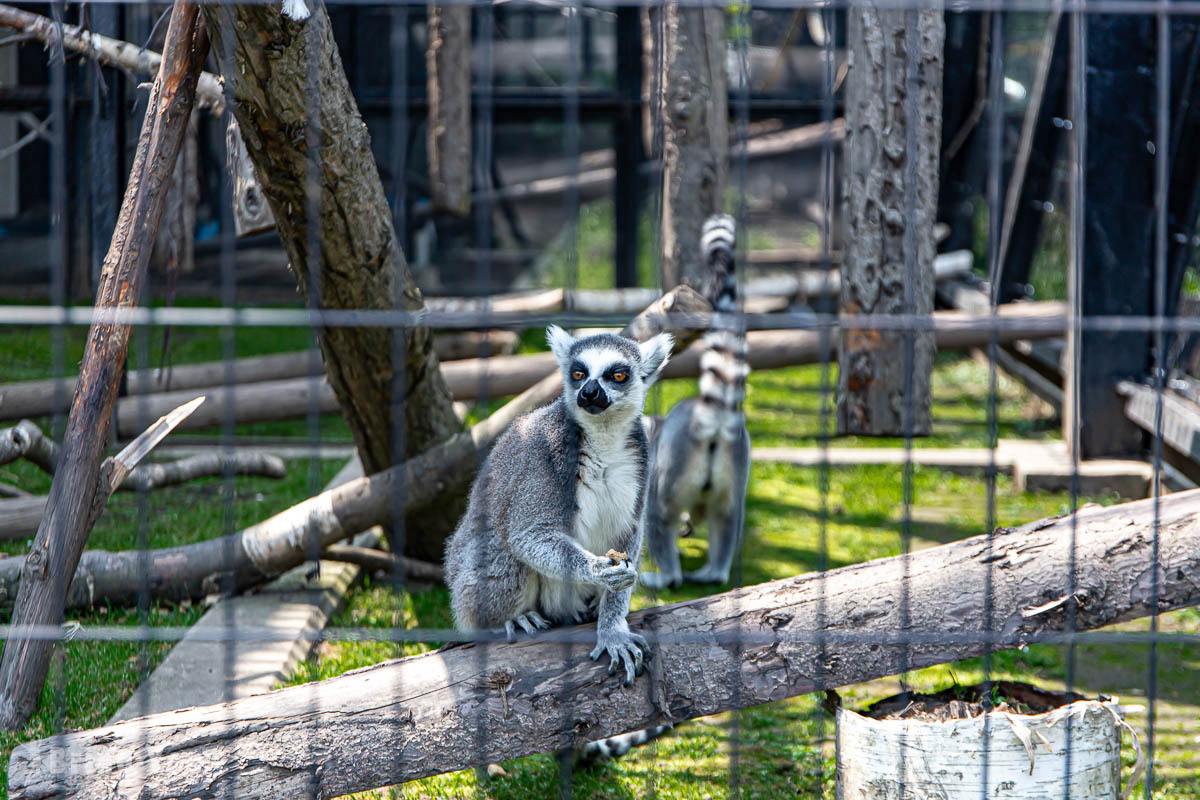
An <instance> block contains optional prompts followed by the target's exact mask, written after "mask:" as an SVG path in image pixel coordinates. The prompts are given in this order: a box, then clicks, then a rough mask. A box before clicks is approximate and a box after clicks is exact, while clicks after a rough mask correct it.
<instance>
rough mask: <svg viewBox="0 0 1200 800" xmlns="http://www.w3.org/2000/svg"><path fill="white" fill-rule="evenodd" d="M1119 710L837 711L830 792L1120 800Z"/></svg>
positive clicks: (952, 799) (849, 797)
mask: <svg viewBox="0 0 1200 800" xmlns="http://www.w3.org/2000/svg"><path fill="white" fill-rule="evenodd" d="M1118 713H1119V712H1118V708H1117V706H1116V705H1115V704H1114V703H1102V702H1098V701H1094V700H1080V701H1076V702H1074V703H1070V704H1069V705H1065V706H1061V707H1059V708H1056V709H1054V710H1053V711H1048V712H1046V713H1041V714H1032V715H1026V714H1014V713H1009V712H1001V711H993V712H989V713H987V714H983V715H980V716H976V717H973V718H970V719H949V720H944V721H943V720H925V719H872V718H871V717H867V716H864V715H862V714H860V713H858V712H856V711H851V710H849V709H846V708H839V709H838V712H837V795H836V796H837V798H838V800H917V799H918V798H920V799H921V800H983V799H984V798H986V800H995V799H996V798H1021V800H1118V798H1120V796H1121V723H1120V719H1119V717H1118ZM1068 720H1069V722H1068ZM1026 742H1028V747H1027V745H1026ZM1068 752H1069V753H1070V755H1069V756H1068Z"/></svg>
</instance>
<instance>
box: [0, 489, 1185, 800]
mask: <svg viewBox="0 0 1200 800" xmlns="http://www.w3.org/2000/svg"><path fill="white" fill-rule="evenodd" d="M1156 519H1157V521H1158V527H1157V528H1155V521H1156ZM1156 534H1157V535H1156ZM1156 544H1157V553H1158V565H1159V566H1158V569H1159V573H1158V574H1159V580H1158V581H1157V587H1156V588H1157V593H1156V595H1155V596H1152V595H1151V591H1152V588H1151V587H1152V582H1151V581H1150V580H1149V579H1147V577H1146V576H1147V570H1148V569H1149V568H1148V566H1147V565H1148V564H1149V563H1150V559H1151V558H1152V557H1153V554H1154V552H1155V546H1156ZM1196 603H1200V491H1193V492H1184V493H1180V494H1175V495H1170V496H1168V497H1164V498H1162V499H1161V500H1160V501H1159V503H1158V514H1157V516H1156V514H1155V504H1154V501H1150V500H1145V501H1139V502H1135V503H1128V504H1125V505H1119V506H1113V507H1109V508H1100V507H1097V506H1087V507H1085V508H1083V509H1080V511H1079V512H1078V513H1077V514H1075V515H1073V516H1063V517H1058V518H1054V519H1046V520H1040V521H1037V522H1033V523H1030V524H1028V525H1025V526H1022V527H1020V528H1016V529H1003V528H1002V529H999V530H998V531H996V533H995V534H993V535H992V536H976V537H974V538H970V539H965V540H963V541H959V542H955V543H952V544H947V545H943V546H941V547H934V548H930V549H927V550H922V551H919V552H916V553H912V554H909V555H907V556H898V557H895V558H885V559H879V560H876V561H870V562H867V563H864V564H856V565H853V566H849V567H844V568H841V569H836V570H831V571H829V572H824V573H814V574H808V575H801V576H799V577H795V578H789V579H785V580H779V581H773V582H770V583H764V584H760V585H758V586H750V587H746V588H743V589H738V590H735V591H732V592H726V593H724V594H718V595H713V596H711V597H703V598H700V599H697V600H691V601H688V602H683V603H676V604H673V605H668V606H663V607H660V608H654V609H648V610H646V611H640V612H637V613H635V614H632V615H630V620H629V621H630V625H631V627H632V628H633V629H634V630H636V631H638V632H640V633H642V634H643V635H645V636H646V637H647V638H648V639H650V641H651V643H652V648H653V651H654V652H653V655H654V657H653V659H652V660H651V661H650V668H649V670H648V675H647V676H646V677H643V678H641V679H640V680H638V681H637V682H635V683H634V685H633V686H631V687H629V688H621V686H620V683H619V681H618V680H617V678H615V677H612V676H609V675H608V674H607V667H606V666H605V665H603V664H600V663H597V662H593V661H591V660H590V659H589V658H588V657H587V654H588V650H589V648H590V647H591V644H592V642H593V641H594V638H595V631H594V630H592V629H591V626H580V627H576V628H560V629H554V630H551V631H549V632H546V633H544V634H542V635H540V636H538V637H536V638H533V639H523V640H520V641H518V642H516V643H511V644H510V643H504V642H493V643H490V644H482V643H480V644H466V645H458V646H451V647H446V648H442V649H441V650H438V651H436V652H432V653H427V654H424V655H420V656H415V657H413V658H407V659H401V660H398V661H391V662H387V663H384V664H380V665H378V666H375V667H370V668H367V669H362V670H356V671H354V672H351V673H348V674H346V675H343V676H341V677H338V678H333V679H330V680H327V681H322V682H320V683H314V684H308V685H305V686H297V687H294V688H290V689H282V690H280V691H277V692H271V693H269V694H265V695H258V696H255V697H248V698H244V699H241V700H237V701H234V702H231V703H225V704H221V705H215V706H205V707H201V708H190V709H185V710H182V711H175V712H170V713H166V714H156V715H152V716H148V717H143V718H140V719H135V720H130V721H128V722H124V723H120V724H117V725H112V726H108V727H104V728H97V729H94V730H89V731H76V732H70V733H64V734H61V735H58V736H55V737H52V738H49V739H42V740H40V741H36V742H28V743H25V744H21V745H18V746H17V748H16V749H15V750H14V751H13V753H12V757H11V759H10V761H9V767H8V780H9V797H11V798H13V800H26V799H27V798H45V797H55V798H61V800H70V799H72V798H94V797H106V798H112V800H122V799H123V798H129V800H132V799H133V798H137V799H138V800H155V799H156V798H173V797H193V796H203V797H224V796H226V795H229V796H233V795H235V794H236V796H237V797H239V798H242V800H254V799H255V798H276V797H305V798H307V797H337V796H340V795H344V794H348V793H351V792H357V791H363V790H367V789H371V788H374V787H377V786H385V785H390V784H397V783H402V782H405V781H409V780H413V779H415V778H421V777H425V776H428V775H435V774H438V773H442V772H448V771H451V770H457V769H463V768H466V767H470V766H473V765H479V764H485V763H489V762H494V761H500V760H502V759H508V758H515V757H518V756H524V755H528V754H530V753H540V752H549V751H554V750H557V749H559V748H564V747H571V746H573V745H575V744H577V743H580V742H583V741H588V740H594V739H597V738H601V737H604V736H611V735H613V734H617V733H621V732H623V731H629V730H635V729H638V728H645V727H648V726H650V725H656V724H661V723H665V722H671V721H679V720H682V719H688V718H691V717H698V716H704V715H709V714H715V713H718V712H722V711H729V710H732V709H736V708H744V707H747V706H751V705H756V704H759V703H767V702H771V701H775V700H782V699H783V698H786V697H792V696H794V695H798V694H804V693H807V692H813V691H820V690H822V689H825V688H833V687H836V686H843V685H847V684H852V683H859V682H861V681H866V680H872V679H876V678H880V677H884V676H887V675H894V674H896V673H899V672H903V671H905V670H909V669H919V668H921V667H926V666H930V665H932V664H940V663H945V662H949V661H956V660H959V659H963V658H970V657H976V656H979V655H981V654H983V653H985V652H988V651H992V650H996V649H1007V648H1013V647H1018V646H1022V645H1024V644H1027V643H1031V642H1038V641H1043V640H1047V639H1053V638H1055V637H1058V636H1062V635H1070V634H1071V633H1073V632H1074V631H1086V630H1091V629H1094V628H1100V627H1104V626H1107V625H1111V624H1113V623H1116V622H1121V621H1124V620H1129V619H1133V618H1136V617H1141V616H1145V615H1147V614H1149V613H1151V611H1152V610H1157V611H1158V612H1164V611H1168V610H1171V609H1175V608H1181V607H1184V606H1188V605H1193V604H1196ZM989 625H990V628H989Z"/></svg>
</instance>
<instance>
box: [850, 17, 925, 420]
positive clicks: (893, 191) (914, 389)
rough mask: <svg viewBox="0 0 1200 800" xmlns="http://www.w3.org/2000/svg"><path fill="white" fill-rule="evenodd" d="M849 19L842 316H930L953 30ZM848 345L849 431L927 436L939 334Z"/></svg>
mask: <svg viewBox="0 0 1200 800" xmlns="http://www.w3.org/2000/svg"><path fill="white" fill-rule="evenodd" d="M847 18H848V32H847V40H848V48H849V50H850V53H849V57H850V72H849V75H848V77H847V80H846V140H845V145H844V147H845V170H844V172H845V175H846V178H845V180H846V187H845V194H844V198H845V216H844V219H845V228H846V231H845V236H844V239H845V255H844V261H843V265H842V282H841V300H840V306H839V308H840V311H841V313H843V314H911V315H916V316H920V315H928V314H929V313H931V312H932V311H933V292H934V271H933V261H934V256H935V255H936V252H937V249H936V242H935V241H934V234H933V223H934V221H935V220H934V215H935V213H936V209H937V190H938V177H937V175H938V153H939V146H940V140H941V127H942V93H941V92H942V41H943V39H944V38H945V23H944V20H943V18H942V12H940V11H909V10H903V9H900V10H881V9H878V8H872V7H864V8H855V9H850V10H849V11H848V12H847ZM913 91H915V92H916V95H915V96H911V95H912V92H913ZM910 272H911V273H912V274H910ZM841 339H842V346H841V355H840V357H839V359H838V411H837V416H838V432H839V433H841V434H863V435H870V436H901V435H913V436H924V435H927V434H928V433H929V431H930V425H931V420H930V403H931V400H930V393H929V385H930V383H929V382H930V378H931V375H932V373H933V355H934V350H935V347H934V342H933V336H932V334H930V333H928V332H913V333H909V332H905V331H894V332H888V331H872V330H856V329H848V330H843V332H842V337H841Z"/></svg>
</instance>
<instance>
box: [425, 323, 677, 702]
mask: <svg viewBox="0 0 1200 800" xmlns="http://www.w3.org/2000/svg"><path fill="white" fill-rule="evenodd" d="M547 339H548V341H549V344H550V349H551V350H552V351H553V353H554V356H555V358H556V360H557V361H558V363H559V365H560V366H561V368H562V373H563V393H562V395H561V396H560V397H559V398H558V400H556V401H555V402H553V403H551V404H550V405H548V406H546V407H544V408H540V409H538V410H536V411H533V412H531V413H529V414H526V415H525V416H523V417H521V418H519V419H518V420H517V421H516V422H514V423H513V425H512V427H510V428H509V430H508V431H506V432H505V434H504V435H503V436H501V437H500V440H499V441H498V442H497V443H496V447H495V449H493V450H492V452H491V454H490V455H489V456H488V458H487V460H486V461H485V462H484V464H483V467H482V469H480V471H479V476H478V477H477V478H476V480H475V484H474V485H473V486H472V487H471V494H470V499H469V501H468V505H467V512H466V514H465V516H464V517H463V519H462V521H461V522H460V523H459V525H458V528H457V530H455V532H454V535H453V536H451V537H450V541H449V543H448V544H447V549H446V584H447V585H448V586H449V587H450V606H451V610H452V611H453V613H454V621H455V625H456V626H457V627H458V628H459V629H460V630H468V631H471V630H488V629H501V628H503V629H505V630H507V632H508V635H509V638H510V639H511V638H512V637H513V635H514V634H515V632H516V631H517V629H521V630H525V631H527V632H529V633H533V632H534V631H536V630H538V629H542V628H546V627H549V626H550V625H564V624H572V623H579V622H585V621H589V620H596V621H597V626H596V640H597V641H596V648H595V650H593V651H592V653H591V656H592V658H593V659H596V658H598V657H599V656H600V655H602V654H604V653H607V654H608V657H609V660H610V663H609V673H610V674H611V673H612V672H613V671H614V670H616V669H622V671H623V672H624V675H625V682H626V683H632V681H633V678H634V675H636V674H638V673H640V672H641V671H642V669H643V663H644V661H645V657H646V652H647V644H646V640H645V639H644V638H642V637H641V636H640V635H638V634H636V633H633V632H632V631H630V629H629V624H628V623H627V622H626V619H625V617H626V616H627V615H628V613H629V598H630V595H631V594H632V592H633V584H634V582H635V581H636V579H637V569H636V564H637V563H638V559H639V557H640V554H641V549H642V533H641V525H640V517H641V511H642V498H643V496H644V494H645V492H644V487H645V483H646V474H647V460H648V453H647V450H648V446H647V442H646V434H645V432H644V430H643V428H642V424H641V418H642V407H643V405H644V403H645V400H646V387H647V386H648V385H649V384H650V383H651V382H653V380H654V379H655V378H656V377H657V376H658V373H659V371H660V370H661V369H662V368H663V366H664V365H665V364H666V362H667V358H668V357H669V355H670V352H671V344H672V339H671V336H670V335H669V334H659V335H658V336H655V337H654V338H652V339H650V340H649V341H647V342H645V343H643V344H640V345H639V344H638V343H637V342H635V341H633V340H631V339H626V338H624V337H622V336H613V335H609V334H601V335H598V336H589V337H586V338H582V339H576V338H574V337H572V336H571V335H570V334H568V333H567V332H566V331H564V330H563V329H562V328H559V327H558V326H556V325H552V326H550V328H548V329H547ZM609 551H618V552H620V553H624V554H625V560H623V561H619V562H618V561H616V560H615V559H612V558H609V557H608V556H607V555H605V554H606V553H608V552H609Z"/></svg>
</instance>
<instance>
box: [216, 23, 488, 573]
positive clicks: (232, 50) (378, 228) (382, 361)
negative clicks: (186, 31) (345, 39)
mask: <svg viewBox="0 0 1200 800" xmlns="http://www.w3.org/2000/svg"><path fill="white" fill-rule="evenodd" d="M313 5H314V7H313V10H312V16H311V17H309V18H308V19H307V20H305V21H304V22H303V23H296V22H293V21H291V20H290V19H288V18H287V17H285V16H283V15H282V14H280V13H279V9H278V8H277V7H275V6H273V5H270V4H266V5H264V4H251V5H223V4H212V5H208V6H206V7H205V15H206V18H207V19H208V21H209V27H210V28H211V29H212V33H213V41H214V44H215V45H216V47H217V53H218V56H219V57H218V61H219V63H220V65H221V72H222V74H223V75H224V77H225V79H226V81H227V84H226V85H227V88H228V90H230V91H232V93H233V97H234V99H235V103H234V104H233V108H234V113H235V115H236V117H237V120H238V124H239V127H240V128H241V132H242V138H243V140H244V141H245V143H246V148H247V151H248V152H249V153H250V157H251V159H252V160H253V161H254V164H255V167H256V168H257V171H258V176H259V178H260V179H261V180H262V184H263V189H264V191H265V193H266V195H267V200H268V201H269V203H270V205H271V210H272V212H273V213H274V215H275V222H276V227H277V228H278V230H279V235H280V238H281V239H282V240H283V245H284V248H285V249H286V250H287V253H288V257H289V259H290V261H291V266H292V269H293V271H294V272H295V274H296V278H297V281H298V282H299V284H300V289H301V292H302V293H303V294H304V296H305V298H306V301H307V302H308V303H309V304H310V305H313V304H315V305H317V306H319V307H320V308H322V309H393V308H399V309H401V310H405V311H417V310H419V309H420V308H422V299H421V292H420V290H419V289H417V286H416V284H415V283H414V282H413V278H412V275H411V273H410V272H409V271H408V265H407V264H406V263H405V260H404V254H403V253H402V252H401V250H400V246H399V243H398V242H397V240H396V233H395V230H394V228H393V225H392V213H391V210H390V208H389V207H388V204H387V198H386V197H385V196H384V193H383V185H382V184H381V183H380V180H379V173H378V171H377V169H376V167H375V160H374V158H373V156H372V154H371V146H370V137H369V136H368V133H367V127H366V125H365V124H364V123H363V121H362V117H361V116H360V115H359V112H358V106H357V104H356V103H355V101H354V95H353V93H352V92H351V91H350V85H349V82H348V81H347V79H346V73H345V71H344V70H343V68H342V61H341V58H340V56H339V55H338V51H337V45H336V44H335V43H334V40H333V32H332V30H331V29H330V25H329V16H328V15H327V14H326V11H325V6H324V5H323V4H322V3H319V2H318V3H314V4H313ZM310 77H311V80H310ZM312 161H315V162H316V163H315V164H314V163H310V162H312ZM313 170H315V171H316V176H315V179H316V181H317V183H318V184H319V192H317V193H316V196H315V198H313V199H314V200H315V201H316V203H317V204H318V205H319V208H316V209H312V208H310V205H311V203H310V198H309V192H308V188H309V177H310V172H311V171H313ZM314 211H315V212H316V213H318V214H319V215H320V219H319V223H318V226H319V227H318V230H316V231H309V229H308V225H307V224H306V222H307V218H308V216H309V214H310V213H312V212H314ZM310 244H316V245H317V250H316V251H310V249H309V248H310ZM319 334H320V344H321V352H322V354H323V355H324V359H325V371H326V374H327V375H328V376H329V382H330V384H331V385H332V386H333V389H334V391H335V392H336V394H337V397H338V401H339V402H340V403H341V406H342V410H343V412H344V413H345V416H346V421H347V422H348V424H349V426H350V430H351V432H352V433H353V435H354V442H355V444H356V445H357V447H358V451H359V455H360V456H361V458H362V462H363V470H364V472H366V473H367V474H371V473H374V472H378V471H380V470H382V469H386V468H387V467H389V466H391V464H392V462H393V461H394V460H395V458H396V457H397V453H396V452H395V449H394V447H393V437H392V432H393V419H392V417H393V412H394V409H396V408H397V407H398V406H399V407H402V408H403V413H404V419H403V423H404V424H403V434H402V435H403V450H402V453H401V454H400V455H401V456H402V457H411V456H414V455H416V454H418V453H421V452H423V451H425V450H428V449H429V448H431V447H434V446H435V445H437V444H439V443H440V442H443V441H445V440H446V439H447V438H448V437H451V436H453V435H455V434H456V433H458V432H460V431H461V430H462V423H461V422H460V421H459V419H458V417H457V416H455V414H454V408H453V406H452V404H451V399H450V393H449V391H448V390H447V389H446V384H445V382H444V381H443V380H442V377H441V373H440V371H439V370H438V359H437V356H436V354H435V353H434V350H433V338H432V336H431V335H430V332H429V331H428V330H427V329H425V328H412V329H409V330H407V331H405V332H404V341H403V351H404V356H403V357H404V363H403V364H393V363H392V353H393V334H392V332H391V331H390V330H389V329H387V328H379V327H368V326H359V327H349V328H324V329H321V330H320V331H319ZM401 368H402V369H403V373H402V374H397V373H398V371H399V370H400V369H401ZM472 473H473V470H471V469H464V470H461V471H460V472H458V473H457V474H455V475H453V476H448V480H447V483H446V484H445V486H444V487H443V497H442V501H441V502H439V503H438V504H437V505H436V506H435V507H432V508H430V509H427V510H426V511H425V512H422V514H421V515H419V516H417V517H410V518H409V519H408V521H407V525H408V527H409V528H410V529H411V530H414V531H419V532H420V535H414V536H409V537H407V542H406V548H405V549H406V552H407V553H408V554H410V555H413V556H415V557H418V558H422V557H423V558H426V559H430V560H436V559H438V558H440V557H441V553H442V549H443V542H444V539H445V537H446V536H448V535H449V533H450V532H451V531H452V530H453V528H454V525H455V524H457V522H458V519H459V517H460V516H461V514H462V511H463V508H464V506H465V502H466V490H467V487H468V485H469V483H470V478H471V475H472Z"/></svg>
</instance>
